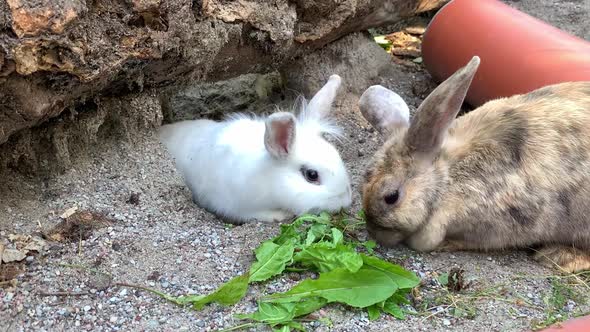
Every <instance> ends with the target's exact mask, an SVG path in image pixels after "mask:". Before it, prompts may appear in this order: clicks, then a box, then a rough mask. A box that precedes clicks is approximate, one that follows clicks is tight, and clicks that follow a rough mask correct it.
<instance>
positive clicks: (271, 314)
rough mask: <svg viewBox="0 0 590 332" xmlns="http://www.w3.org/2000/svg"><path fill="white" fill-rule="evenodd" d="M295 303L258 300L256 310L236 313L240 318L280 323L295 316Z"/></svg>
mask: <svg viewBox="0 0 590 332" xmlns="http://www.w3.org/2000/svg"><path fill="white" fill-rule="evenodd" d="M296 305H297V304H296V303H268V302H258V310H257V311H256V312H254V313H251V314H247V315H236V317H238V318H240V319H250V320H254V321H257V322H262V323H268V324H282V323H285V322H289V321H292V320H293V318H295V315H294V311H295V306H296Z"/></svg>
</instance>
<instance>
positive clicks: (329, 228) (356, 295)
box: [159, 213, 420, 331]
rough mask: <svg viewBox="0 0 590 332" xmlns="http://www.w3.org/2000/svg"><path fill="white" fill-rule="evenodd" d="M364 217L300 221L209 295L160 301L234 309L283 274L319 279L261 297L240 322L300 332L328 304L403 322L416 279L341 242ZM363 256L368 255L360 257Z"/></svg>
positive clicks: (367, 247)
mask: <svg viewBox="0 0 590 332" xmlns="http://www.w3.org/2000/svg"><path fill="white" fill-rule="evenodd" d="M359 220H362V217H357V218H345V217H342V215H341V216H340V217H334V218H333V217H332V216H330V215H329V214H327V213H322V214H320V215H319V216H314V215H304V216H302V217H299V218H297V219H296V220H295V221H294V222H292V223H291V224H286V225H281V232H280V234H279V235H278V236H277V237H275V238H273V239H271V240H268V241H265V242H263V243H262V244H261V245H260V246H259V247H258V248H257V249H256V250H255V254H256V262H254V263H253V264H252V266H251V267H250V270H249V271H248V272H247V273H245V274H243V275H240V276H237V277H235V278H233V279H231V280H230V281H228V282H226V283H225V284H223V285H221V286H220V287H219V288H218V289H217V290H216V291H214V292H212V293H210V294H208V295H188V296H181V297H171V296H168V295H165V294H161V293H160V294H159V295H161V296H164V297H165V298H166V299H168V300H169V301H172V302H174V303H177V304H179V305H188V304H190V305H192V306H193V308H194V309H196V310H200V309H201V308H203V306H205V305H206V304H208V303H212V302H216V303H219V304H222V305H233V304H235V303H237V302H239V301H240V300H241V299H242V298H243V297H244V295H245V294H246V291H247V290H248V285H249V284H250V283H254V282H262V281H266V280H269V279H271V278H273V277H275V276H277V275H279V274H281V273H283V272H286V271H290V272H293V271H295V272H299V273H302V275H303V274H305V273H307V274H310V273H309V272H314V273H318V274H319V277H318V278H317V279H311V278H309V279H305V280H303V281H301V282H300V283H299V284H297V285H296V286H294V287H293V288H291V289H290V290H289V291H287V292H284V293H275V294H271V295H268V296H265V297H262V298H261V299H259V301H258V310H257V311H256V312H254V313H251V314H244V315H239V316H238V317H239V318H241V319H244V320H249V321H252V322H256V323H262V324H267V325H269V326H271V327H273V328H274V329H280V330H281V331H289V330H290V329H291V328H294V329H298V330H304V327H303V325H301V323H299V322H298V321H297V319H298V318H302V317H303V316H306V315H308V314H310V313H312V312H314V311H316V310H318V309H320V308H322V307H323V306H325V305H327V304H328V303H333V302H337V303H342V304H345V305H348V306H351V307H355V308H363V309H364V310H367V312H368V315H369V318H370V319H371V320H374V319H378V318H379V317H380V316H381V314H382V313H386V314H390V315H392V316H394V317H396V318H398V319H403V318H404V311H403V310H402V309H401V308H400V304H403V303H407V299H406V296H405V295H406V293H407V292H409V291H410V290H411V289H412V288H414V287H416V286H417V285H418V284H419V282H420V279H419V278H418V277H417V276H416V275H415V274H414V273H412V272H410V271H407V270H405V269H404V268H402V267H400V266H398V265H395V264H392V263H390V262H387V261H384V260H382V259H380V258H378V257H376V256H374V255H372V252H373V248H374V247H375V243H374V242H373V241H367V242H359V241H357V240H353V239H351V238H350V237H349V236H345V233H346V232H347V231H348V230H350V228H351V227H355V226H357V225H358V224H362V221H359ZM361 251H362V252H366V253H361Z"/></svg>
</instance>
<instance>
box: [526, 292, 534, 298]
mask: <svg viewBox="0 0 590 332" xmlns="http://www.w3.org/2000/svg"><path fill="white" fill-rule="evenodd" d="M526 296H527V297H528V298H529V299H532V298H533V297H534V296H533V293H527V294H526Z"/></svg>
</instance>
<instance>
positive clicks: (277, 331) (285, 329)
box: [272, 325, 291, 332]
mask: <svg viewBox="0 0 590 332" xmlns="http://www.w3.org/2000/svg"><path fill="white" fill-rule="evenodd" d="M272 330H273V332H290V331H291V329H290V328H289V326H287V325H283V326H281V327H280V328H278V329H275V328H274V327H273V328H272Z"/></svg>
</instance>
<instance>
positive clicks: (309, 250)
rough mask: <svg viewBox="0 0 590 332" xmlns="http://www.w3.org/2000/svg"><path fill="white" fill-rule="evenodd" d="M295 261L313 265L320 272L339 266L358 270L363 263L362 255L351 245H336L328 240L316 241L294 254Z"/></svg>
mask: <svg viewBox="0 0 590 332" xmlns="http://www.w3.org/2000/svg"><path fill="white" fill-rule="evenodd" d="M293 262H295V263H300V264H301V265H303V266H313V267H315V268H316V270H317V271H319V272H328V271H332V270H334V269H338V268H344V269H347V270H348V271H350V272H356V271H358V270H359V269H360V268H361V266H362V265H363V259H362V257H361V256H360V255H359V253H357V252H356V251H355V250H354V249H353V248H351V247H350V246H346V245H343V244H338V245H336V246H335V247H334V246H333V245H332V244H331V243H328V242H319V243H314V244H312V245H310V246H308V247H306V248H304V249H303V250H301V251H300V252H298V253H296V254H295V255H294V256H293Z"/></svg>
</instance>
